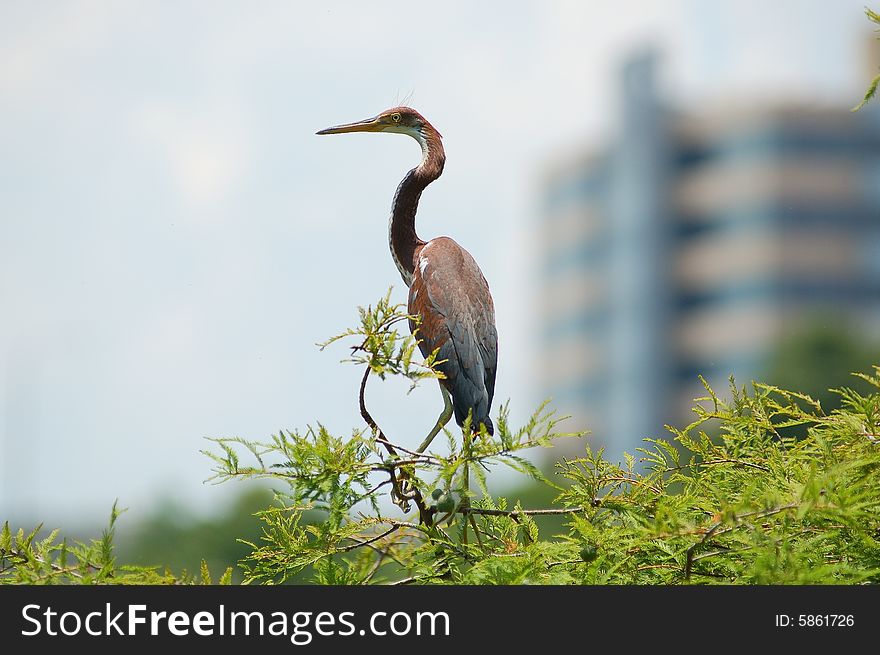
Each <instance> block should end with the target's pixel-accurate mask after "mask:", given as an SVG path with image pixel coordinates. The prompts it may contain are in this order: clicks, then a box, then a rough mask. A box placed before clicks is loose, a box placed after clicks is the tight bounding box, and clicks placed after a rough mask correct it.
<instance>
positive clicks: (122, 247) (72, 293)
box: [0, 0, 870, 522]
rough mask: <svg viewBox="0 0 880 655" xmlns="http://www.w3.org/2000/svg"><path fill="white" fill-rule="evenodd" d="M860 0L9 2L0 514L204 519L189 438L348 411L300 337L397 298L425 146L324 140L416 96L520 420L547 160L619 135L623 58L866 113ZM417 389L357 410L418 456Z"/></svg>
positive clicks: (1, 35) (677, 74)
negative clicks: (174, 510) (431, 128)
mask: <svg viewBox="0 0 880 655" xmlns="http://www.w3.org/2000/svg"><path fill="white" fill-rule="evenodd" d="M863 4H864V0H846V1H840V2H832V1H830V0H826V1H824V2H820V1H813V2H808V1H794V0H777V1H775V2H772V3H767V2H759V1H755V0H748V1H746V0H728V1H719V2H712V3H709V2H699V1H697V0H681V1H672V0H670V1H667V2H644V1H641V2H630V1H624V0H618V1H616V2H608V1H599V0H593V1H589V2H588V1H584V2H548V1H535V2H487V3H468V2H447V3H442V6H440V5H438V3H421V2H411V3H405V4H401V3H375V2H370V3H361V2H323V3H300V2H260V3H245V2H162V1H159V2H125V3H116V2H110V1H109V0H108V1H105V2H64V3H59V2H31V1H28V2H24V1H22V2H9V1H5V2H2V3H0V303H2V304H0V307H2V319H0V412H2V414H3V416H2V420H0V476H2V479H0V518H2V516H3V515H6V516H8V515H10V514H23V513H27V514H28V515H31V516H35V517H37V516H38V517H39V518H44V519H46V520H48V521H56V522H58V521H68V522H69V521H73V520H74V519H76V520H79V519H84V520H86V519H92V518H94V517H95V516H98V515H100V516H103V515H104V514H106V512H107V510H108V508H109V506H110V504H111V503H112V502H113V500H114V499H115V498H119V499H120V502H121V504H122V505H125V506H128V507H130V508H131V509H132V511H133V512H136V513H138V514H140V513H141V512H144V511H146V509H147V508H148V507H149V506H150V504H151V503H152V502H153V500H154V499H155V498H156V497H157V496H159V495H172V496H175V497H177V498H178V499H180V500H182V501H183V502H186V503H189V504H191V505H193V506H194V507H197V508H210V507H212V506H215V505H217V504H218V503H219V502H220V501H221V498H223V497H224V495H225V494H226V493H228V492H229V489H224V488H223V487H220V488H218V487H213V486H206V485H203V484H202V480H204V479H205V478H206V477H207V476H208V473H209V463H208V461H207V460H206V459H205V458H204V457H203V456H201V455H199V454H198V450H199V449H200V448H202V447H204V446H205V442H204V441H203V440H202V438H203V437H204V436H224V435H240V436H245V437H250V438H262V437H265V436H267V435H268V434H270V433H271V432H273V431H275V430H277V429H278V428H279V427H289V428H295V427H302V426H304V425H305V424H306V423H308V422H314V421H316V420H320V421H321V422H323V423H324V424H325V425H327V426H328V427H329V428H330V429H332V430H334V431H336V432H343V433H347V432H349V431H350V430H351V428H352V427H355V426H360V425H361V422H360V417H359V414H358V411H357V405H356V402H355V401H356V396H355V394H356V390H357V384H358V381H359V375H358V372H357V371H356V370H354V369H352V368H350V367H346V366H342V365H339V364H337V361H338V360H339V359H340V358H342V357H343V356H344V355H345V349H344V347H339V348H336V349H332V350H330V351H329V352H324V353H320V352H318V350H317V348H316V347H315V346H314V344H315V342H317V341H320V340H323V339H324V338H326V337H327V336H329V335H331V334H333V333H335V332H336V331H339V330H341V329H342V328H344V327H346V326H347V325H350V324H352V322H353V320H354V318H355V316H356V313H355V307H356V305H357V304H363V303H367V302H371V301H373V300H375V299H376V298H378V297H379V296H380V295H382V294H383V293H384V291H385V290H386V289H387V288H388V287H389V286H390V285H394V287H395V292H394V294H395V298H397V299H399V300H403V299H404V298H405V293H404V291H403V285H402V283H401V281H400V279H399V277H398V275H397V271H396V270H395V268H394V265H393V263H392V261H391V258H390V256H389V253H388V247H387V233H386V230H387V217H388V209H389V205H390V201H391V197H392V194H393V192H394V189H395V187H396V185H397V182H398V181H399V179H400V178H401V177H402V176H403V174H404V173H405V172H406V170H408V169H409V168H410V167H411V166H413V165H414V164H415V163H416V162H417V161H418V157H419V151H418V147H417V145H416V144H415V143H414V142H412V141H410V140H409V139H406V138H405V137H402V136H394V135H350V136H347V137H344V136H339V137H317V136H315V135H314V132H315V131H316V130H317V129H320V128H322V127H326V126H328V125H331V124H335V123H339V122H344V121H351V120H356V119H360V118H365V117H367V116H370V115H373V114H375V113H377V112H378V111H380V110H382V109H384V108H387V107H389V106H391V105H393V104H396V103H397V101H399V100H400V99H402V98H404V97H407V96H409V97H411V100H410V104H412V105H413V106H415V107H416V108H417V109H419V110H420V111H421V112H423V113H424V114H425V115H426V116H427V117H428V119H429V120H431V121H432V122H433V123H434V125H435V126H436V127H437V128H438V129H439V130H440V131H441V133H443V135H444V137H445V138H444V143H445V146H446V150H447V155H448V164H447V168H446V171H445V173H444V175H443V177H442V178H441V179H440V180H439V181H438V182H436V183H435V184H434V185H432V186H431V187H430V188H429V189H428V190H427V191H426V192H425V194H424V196H423V200H422V206H421V209H420V212H419V222H418V227H419V230H420V232H421V234H422V236H423V237H431V236H436V235H439V234H448V235H450V236H453V237H454V238H456V240H458V241H459V243H461V244H462V245H464V246H465V247H466V248H468V249H469V250H470V251H471V253H472V254H473V255H474V256H475V258H476V259H477V261H478V262H480V264H481V266H482V268H483V271H484V273H485V275H486V277H487V279H488V280H489V283H490V286H491V288H492V291H493V293H494V295H495V301H496V307H497V310H498V330H499V334H500V340H501V346H500V358H501V363H500V367H499V374H498V387H497V397H498V398H499V399H502V400H503V399H507V398H510V399H511V400H512V405H513V407H514V418H515V419H522V418H523V417H524V416H525V415H526V414H527V413H528V411H529V410H530V409H531V408H532V407H533V405H534V404H535V403H536V402H537V401H538V400H539V399H538V398H536V397H535V390H534V389H533V388H532V386H531V385H530V381H529V373H530V370H531V357H532V354H531V349H530V339H531V335H530V311H531V310H530V307H531V305H532V296H531V294H532V293H533V291H532V288H531V286H530V272H531V268H530V267H531V265H532V263H531V253H530V244H531V243H532V241H533V239H534V237H533V233H532V232H531V230H534V229H535V211H534V209H535V206H536V196H537V189H538V188H539V186H538V185H539V180H540V175H541V173H542V170H543V167H544V165H545V164H546V163H547V162H548V161H550V160H552V159H553V157H554V156H555V155H556V154H557V153H560V152H569V151H572V150H574V149H576V148H577V147H579V146H581V145H583V144H585V143H595V144H600V143H601V142H602V141H603V140H604V139H605V138H606V136H605V135H606V134H609V133H610V131H612V130H613V129H614V127H615V111H616V94H615V84H616V75H617V69H618V66H619V65H620V63H621V61H622V59H623V58H624V57H625V56H626V55H627V53H629V52H631V51H632V50H634V49H638V48H642V47H645V46H648V45H651V46H654V47H656V48H657V49H658V50H659V51H660V52H661V53H662V54H663V56H664V68H663V72H662V75H663V85H664V88H665V89H666V91H667V93H668V95H669V96H670V98H671V99H672V100H673V101H674V102H676V103H679V104H682V105H684V106H688V105H690V106H695V105H699V106H722V105H725V104H729V103H733V104H740V105H741V104H748V103H752V102H765V101H771V102H775V101H780V100H782V99H784V98H788V99H794V100H799V101H804V102H817V103H842V104H854V103H855V101H856V100H857V99H858V97H859V96H860V94H861V92H862V90H863V88H864V86H865V85H866V83H867V81H868V80H867V77H868V75H867V72H868V69H867V66H866V65H865V64H864V62H863V61H862V56H863V52H864V50H865V42H866V39H867V35H868V34H869V32H870V29H869V27H868V23H867V21H866V20H865V18H864V15H863ZM405 391H406V386H405V385H404V384H402V383H401V384H395V383H385V384H384V385H380V384H374V386H373V387H372V389H371V393H370V398H369V400H370V402H371V404H372V405H373V407H374V408H375V414H376V416H377V418H378V419H379V421H380V422H381V423H382V424H383V425H384V426H386V428H387V430H388V432H389V433H390V434H393V435H398V436H399V438H401V439H402V440H404V441H408V442H410V443H412V444H415V443H417V441H418V439H419V436H420V435H422V434H423V433H424V431H425V429H426V428H427V427H428V426H430V425H431V424H432V423H433V420H434V418H435V415H436V413H437V411H438V410H439V409H440V405H439V395H438V393H437V391H436V388H435V387H434V386H427V387H425V388H422V389H419V390H417V391H416V392H415V393H414V394H412V395H411V396H406V395H405Z"/></svg>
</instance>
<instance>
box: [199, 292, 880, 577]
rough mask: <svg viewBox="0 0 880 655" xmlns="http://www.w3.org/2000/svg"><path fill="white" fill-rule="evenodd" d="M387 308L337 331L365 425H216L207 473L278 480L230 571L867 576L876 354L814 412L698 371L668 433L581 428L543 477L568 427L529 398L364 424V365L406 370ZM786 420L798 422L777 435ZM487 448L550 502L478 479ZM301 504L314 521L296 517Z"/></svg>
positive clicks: (878, 445)
mask: <svg viewBox="0 0 880 655" xmlns="http://www.w3.org/2000/svg"><path fill="white" fill-rule="evenodd" d="M383 303H384V304H383ZM405 318H407V317H406V315H405V314H403V313H402V308H401V307H399V306H398V307H392V306H390V305H388V304H387V297H386V299H385V301H383V302H380V303H379V304H377V305H376V308H375V309H371V308H367V309H362V310H361V313H360V319H361V326H360V328H359V329H357V330H350V331H348V332H347V333H346V335H348V336H355V335H356V337H357V338H358V339H359V341H360V343H361V345H360V346H356V347H355V349H354V350H355V352H357V353H360V356H359V357H358V358H356V359H354V358H353V361H355V363H357V364H359V365H361V366H365V367H366V373H365V377H364V385H362V387H361V395H360V399H359V400H360V404H361V409H362V414H363V415H364V419H365V421H366V423H367V425H368V426H369V428H368V429H367V430H362V431H355V432H354V433H353V434H352V435H351V437H348V438H341V437H334V436H333V435H330V434H329V433H327V431H326V429H325V428H324V427H322V426H320V425H318V426H317V427H313V428H312V427H310V428H307V429H306V430H304V431H293V432H289V431H282V432H280V433H279V434H277V435H274V436H273V437H272V439H271V440H270V441H267V442H251V441H247V440H243V439H239V438H235V439H219V440H216V443H217V444H218V445H219V447H220V450H221V452H220V453H219V454H217V453H214V454H212V457H213V458H214V462H215V465H216V468H215V476H216V477H217V478H218V479H220V480H223V479H229V478H233V477H268V478H273V479H275V480H278V481H282V482H283V483H284V484H285V486H286V490H285V491H284V492H283V493H279V494H278V495H277V496H276V500H275V503H274V504H273V505H272V506H271V507H269V508H268V509H266V510H264V511H262V512H260V519H261V520H262V522H263V534H262V536H261V538H260V539H259V540H258V541H253V542H249V545H250V546H251V548H252V551H251V552H250V554H249V555H248V556H247V557H246V558H245V560H244V561H243V563H242V564H243V567H244V570H245V581H246V582H249V583H282V582H285V581H289V580H291V579H293V577H294V576H302V575H307V576H308V577H309V578H310V579H311V580H312V581H313V582H315V583H319V584H368V583H444V584H526V583H528V584H560V583H562V584H609V583H611V584H690V583H718V582H721V583H745V584H782V583H797V584H808V583H809V584H813V583H859V582H878V581H880V488H878V486H877V485H876V484H875V483H874V482H873V480H874V478H875V477H876V475H877V472H878V469H880V435H878V433H880V369H877V370H876V371H875V374H874V375H860V376H859V377H860V378H861V380H862V381H863V382H865V383H866V389H867V392H866V393H864V394H862V393H859V392H857V391H854V390H852V389H840V390H837V391H836V393H837V394H838V396H839V397H840V407H839V408H837V409H834V410H832V411H830V412H826V411H824V410H823V407H822V404H821V402H819V401H817V400H814V399H813V398H812V397H810V396H808V395H806V394H802V393H796V392H790V391H784V390H782V389H779V388H777V387H774V386H770V385H765V384H757V383H755V384H753V385H752V386H751V388H750V389H746V388H738V387H737V386H736V385H735V384H734V383H733V381H732V380H731V387H730V396H731V399H730V400H729V401H728V400H724V399H722V398H721V397H719V396H718V395H717V394H716V393H715V391H714V390H712V389H711V388H709V386H708V385H706V392H707V395H706V397H705V398H701V399H698V402H699V404H698V405H697V407H696V408H695V413H696V420H695V421H694V423H692V424H691V425H689V426H687V427H686V428H684V429H675V428H668V429H669V431H670V433H671V438H669V439H648V440H646V445H645V447H644V448H642V449H639V451H638V452H637V453H636V454H635V455H626V456H625V458H624V461H623V462H618V463H614V462H610V461H608V460H607V459H605V458H604V456H603V453H602V452H601V451H600V452H593V451H592V450H591V449H590V447H589V446H588V445H585V447H584V455H583V456H581V457H576V458H573V459H569V460H566V461H563V462H561V463H559V464H558V465H557V467H556V470H555V472H554V474H552V475H550V476H547V475H545V474H544V473H543V472H542V471H541V470H540V469H538V468H537V467H536V466H535V465H534V464H533V463H532V462H531V461H530V460H529V459H527V458H525V457H524V456H523V454H524V453H523V451H526V450H528V449H532V448H543V447H547V446H550V445H552V443H553V441H554V440H555V439H557V438H560V437H563V436H569V437H571V436H575V437H578V436H581V435H563V434H561V433H559V431H558V423H559V419H558V418H557V417H555V416H554V414H553V413H552V412H551V411H549V410H548V409H547V407H546V405H544V406H542V407H540V408H539V409H538V410H537V411H536V412H535V413H534V414H533V415H532V417H531V418H530V419H529V420H528V421H527V422H526V424H525V425H524V426H522V427H520V428H517V429H514V428H513V427H511V425H510V421H509V411H508V409H509V408H508V407H507V406H506V405H505V406H502V407H501V409H500V411H499V417H498V420H497V422H496V425H497V430H496V434H495V435H494V436H490V435H488V434H486V433H485V432H483V433H481V434H479V435H478V436H476V437H475V438H474V439H473V440H471V439H465V440H462V436H461V434H459V433H458V430H457V428H456V431H455V432H456V434H453V432H452V431H446V436H447V444H446V448H444V449H443V451H442V452H441V451H439V450H431V451H429V452H425V453H418V452H415V451H411V450H407V449H405V448H403V447H402V446H400V445H397V444H395V443H394V442H393V440H391V439H390V438H389V437H388V436H387V435H386V434H385V433H384V432H383V431H382V430H381V428H380V427H379V426H378V425H376V423H375V421H374V420H373V419H372V417H371V416H370V415H369V411H368V410H367V408H366V407H365V404H364V386H365V384H366V380H367V379H368V378H369V374H370V372H375V373H377V374H379V375H380V376H381V375H383V374H392V373H393V374H402V375H406V372H405V369H404V368H403V367H401V366H398V365H397V362H402V361H411V359H410V358H411V356H412V352H411V350H412V348H414V347H415V343H414V342H413V341H409V340H407V339H405V338H402V337H401V336H400V335H399V334H397V333H396V332H394V330H393V329H389V326H392V325H394V324H395V321H396V320H404V319H405ZM333 341H335V339H334V340H333ZM364 344H371V345H370V346H369V347H368V348H367V347H366V346H365V345H364ZM407 348H408V349H410V352H409V353H406V352H401V350H402V349H407ZM428 368H429V369H430V365H429V366H428ZM425 377H431V376H430V375H428V376H425ZM410 379H411V380H412V378H410ZM415 381H417V380H415ZM796 427H801V428H803V432H802V435H801V438H794V437H793V436H791V429H792V428H796ZM463 432H464V433H465V434H466V433H468V429H467V426H466V427H465V430H464V431H463ZM710 434H711V435H718V436H715V437H712V436H710ZM435 443H436V442H435ZM244 454H247V455H248V461H247V463H246V464H242V461H241V459H242V457H243V456H244ZM499 464H503V465H507V466H510V467H512V468H514V469H515V470H517V471H519V472H521V473H523V474H525V475H527V476H529V477H530V478H531V479H533V480H535V481H537V482H538V483H540V484H541V485H543V486H544V487H545V488H546V489H548V490H549V491H550V493H551V494H552V497H553V502H552V503H551V506H550V507H547V508H545V509H524V508H523V507H521V506H520V504H519V503H518V502H511V501H509V500H507V499H505V498H498V497H495V496H493V494H492V493H491V492H490V490H489V488H488V476H487V473H488V472H490V471H491V470H492V468H493V467H494V466H497V465H499ZM469 482H473V483H474V486H473V487H472V486H471V485H470V484H468V483H469ZM383 497H385V498H387V499H390V500H392V501H395V502H397V504H398V505H401V506H402V508H403V509H402V511H396V510H395V511H391V510H389V509H388V508H389V503H386V502H382V498H383ZM402 498H404V499H406V498H408V499H410V500H412V501H413V502H414V503H415V504H416V511H413V512H409V508H408V507H407V504H406V503H401V502H399V501H400V500H401V499H402ZM315 511H318V512H320V513H321V516H322V517H324V520H322V521H321V522H319V523H316V524H315V523H313V524H310V523H308V522H307V521H305V520H304V516H305V513H306V512H315ZM546 517H555V518H561V519H562V520H563V523H562V524H561V529H560V530H559V533H558V534H556V535H553V537H554V538H553V539H550V540H548V539H546V538H543V539H542V538H541V535H540V532H539V530H538V525H537V523H536V521H538V520H542V519H544V518H546Z"/></svg>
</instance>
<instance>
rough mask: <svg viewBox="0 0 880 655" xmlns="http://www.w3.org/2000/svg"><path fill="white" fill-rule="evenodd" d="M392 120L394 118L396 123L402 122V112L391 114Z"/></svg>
mask: <svg viewBox="0 0 880 655" xmlns="http://www.w3.org/2000/svg"><path fill="white" fill-rule="evenodd" d="M391 120H393V121H394V122H395V123H399V122H400V114H398V113H394V114H391Z"/></svg>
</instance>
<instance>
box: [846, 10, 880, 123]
mask: <svg viewBox="0 0 880 655" xmlns="http://www.w3.org/2000/svg"><path fill="white" fill-rule="evenodd" d="M865 14H866V15H867V16H868V19H869V20H871V21H873V22H874V23H876V24H877V25H880V14H878V13H877V12H876V11H872V10H870V9H869V8H868V7H865ZM878 31H880V29H878ZM878 86H880V75H877V76H876V77H875V78H874V79H873V80H871V83H870V85H868V90H867V91H865V97H864V98H862V101H861V102H860V103H859V104H857V105H856V106H855V107H853V108H852V111H858V110H859V109H861V108H862V107H864V106H865V105H866V104H867V103H868V101H869V100H870V99H871V98H873V97H874V96H875V95H876V93H877V87H878Z"/></svg>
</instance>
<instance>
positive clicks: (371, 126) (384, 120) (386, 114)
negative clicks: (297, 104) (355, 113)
mask: <svg viewBox="0 0 880 655" xmlns="http://www.w3.org/2000/svg"><path fill="white" fill-rule="evenodd" d="M346 132H393V133H397V134H408V135H409V136H411V137H412V138H414V139H415V140H416V141H418V142H419V143H424V142H425V140H426V139H429V138H430V137H432V136H434V135H436V136H437V137H439V136H440V133H439V132H437V130H436V129H434V127H433V126H432V125H431V124H430V123H429V122H428V121H427V120H425V117H424V116H422V115H421V114H420V113H419V112H417V111H416V110H415V109H412V108H411V107H392V108H391V109H386V110H385V111H383V112H382V113H381V114H379V115H378V116H374V117H373V118H367V119H365V120H362V121H357V122H356V123H344V124H342V125H334V126H333V127H328V128H326V129H323V130H320V131H319V132H317V134H344V133H346Z"/></svg>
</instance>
